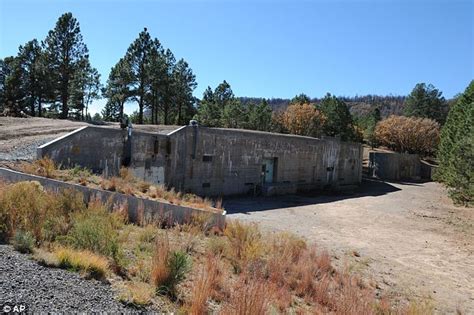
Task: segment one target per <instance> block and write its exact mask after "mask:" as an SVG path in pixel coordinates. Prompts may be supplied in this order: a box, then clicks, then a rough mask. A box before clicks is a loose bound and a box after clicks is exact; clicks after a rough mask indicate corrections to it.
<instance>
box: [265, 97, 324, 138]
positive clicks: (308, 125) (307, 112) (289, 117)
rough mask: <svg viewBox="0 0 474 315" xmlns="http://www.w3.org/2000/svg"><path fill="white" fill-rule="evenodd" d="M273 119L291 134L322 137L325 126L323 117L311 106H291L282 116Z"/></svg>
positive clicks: (275, 116)
mask: <svg viewBox="0 0 474 315" xmlns="http://www.w3.org/2000/svg"><path fill="white" fill-rule="evenodd" d="M273 119H274V120H276V121H277V122H276V123H277V124H280V125H281V126H282V127H283V128H284V129H285V130H286V131H287V132H289V133H291V134H295V135H302V136H312V137H318V136H320V135H321V133H322V130H323V124H324V118H323V115H322V114H321V112H320V111H319V110H317V109H316V107H315V106H314V105H311V104H293V105H290V106H288V108H287V109H286V110H285V111H284V112H283V113H282V114H281V115H274V116H273Z"/></svg>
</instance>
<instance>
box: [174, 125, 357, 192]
mask: <svg viewBox="0 0 474 315" xmlns="http://www.w3.org/2000/svg"><path fill="white" fill-rule="evenodd" d="M169 137H170V144H171V162H170V165H169V169H168V171H167V176H166V178H167V184H168V185H169V186H173V187H176V188H178V189H180V190H183V191H190V192H194V193H196V194H198V195H206V196H216V195H235V194H244V193H248V192H251V191H255V190H259V189H267V190H269V191H270V192H274V193H283V192H294V191H295V190H309V189H319V188H331V189H340V188H343V187H344V186H350V185H356V184H358V183H360V181H361V176H362V148H361V146H360V145H359V144H355V143H345V142H340V141H337V140H335V139H324V140H322V139H315V138H311V137H301V136H293V135H281V134H273V133H267V132H255V131H246V130H236V129H219V128H204V127H191V126H188V127H186V128H183V129H181V130H179V131H177V132H175V133H173V134H171V135H170V136H169ZM265 159H270V160H272V161H273V164H274V165H275V166H274V168H273V170H274V176H273V181H272V182H271V183H266V184H262V183H263V181H264V180H263V178H262V164H263V163H264V160H265Z"/></svg>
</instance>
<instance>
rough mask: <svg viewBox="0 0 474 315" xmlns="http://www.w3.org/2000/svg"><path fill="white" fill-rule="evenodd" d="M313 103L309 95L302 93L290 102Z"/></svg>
mask: <svg viewBox="0 0 474 315" xmlns="http://www.w3.org/2000/svg"><path fill="white" fill-rule="evenodd" d="M309 103H311V99H310V98H309V96H308V95H306V94H304V93H301V94H299V95H296V96H295V97H293V98H292V99H291V101H290V104H309Z"/></svg>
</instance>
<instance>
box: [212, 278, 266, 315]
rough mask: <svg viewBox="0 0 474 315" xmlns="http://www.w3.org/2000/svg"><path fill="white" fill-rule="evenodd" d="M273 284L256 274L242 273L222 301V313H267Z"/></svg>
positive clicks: (241, 314) (226, 314)
mask: <svg viewBox="0 0 474 315" xmlns="http://www.w3.org/2000/svg"><path fill="white" fill-rule="evenodd" d="M274 291H275V288H274V287H273V284H272V283H270V282H269V281H267V280H266V279H265V278H263V277H261V276H258V275H256V274H252V275H251V274H248V273H242V274H241V275H240V276H239V279H238V280H237V282H236V283H235V284H234V286H233V288H232V293H231V296H230V298H229V299H228V301H226V302H225V303H224V306H223V308H222V311H221V312H220V313H221V314H223V315H250V314H267V313H268V311H269V309H270V306H271V301H272V299H274V295H273V292H274Z"/></svg>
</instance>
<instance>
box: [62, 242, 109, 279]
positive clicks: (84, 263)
mask: <svg viewBox="0 0 474 315" xmlns="http://www.w3.org/2000/svg"><path fill="white" fill-rule="evenodd" d="M54 255H55V256H56V259H57V261H58V266H59V267H61V268H66V269H70V270H73V271H80V272H83V273H85V274H86V275H87V276H90V277H92V278H95V279H104V278H105V276H106V275H107V274H108V273H109V261H108V259H107V258H106V257H104V256H101V255H97V254H94V253H93V252H90V251H87V250H74V249H71V248H66V247H58V248H56V249H55V251H54Z"/></svg>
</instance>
